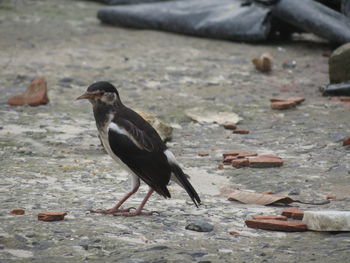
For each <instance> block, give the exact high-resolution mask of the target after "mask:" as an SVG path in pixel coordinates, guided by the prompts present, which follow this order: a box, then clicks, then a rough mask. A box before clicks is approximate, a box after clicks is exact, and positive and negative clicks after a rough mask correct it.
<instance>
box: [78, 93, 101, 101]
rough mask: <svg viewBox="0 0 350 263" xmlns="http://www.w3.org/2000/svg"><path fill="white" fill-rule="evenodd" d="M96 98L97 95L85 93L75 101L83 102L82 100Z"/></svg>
mask: <svg viewBox="0 0 350 263" xmlns="http://www.w3.org/2000/svg"><path fill="white" fill-rule="evenodd" d="M96 97H97V94H95V93H90V92H85V93H84V94H83V95H81V96H79V97H78V98H77V100H84V99H94V98H96Z"/></svg>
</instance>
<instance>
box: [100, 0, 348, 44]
mask: <svg viewBox="0 0 350 263" xmlns="http://www.w3.org/2000/svg"><path fill="white" fill-rule="evenodd" d="M100 1H110V2H111V1H118V0H100ZM133 1H136V2H138V3H139V4H134V5H117V6H109V7H105V8H102V9H101V10H99V12H98V15H97V16H98V18H99V19H100V20H101V21H102V22H104V23H108V24H113V25H120V26H124V27H132V28H139V29H155V30H164V31H170V32H176V33H182V34H189V35H195V36H202V37H208V38H222V39H227V40H233V41H244V42H257V41H265V40H267V39H269V37H270V36H272V35H275V31H276V30H279V31H282V32H279V33H281V34H280V35H287V34H288V33H292V32H294V31H307V32H312V33H314V34H316V35H318V36H321V37H323V38H326V39H328V40H329V41H330V42H334V43H337V44H343V43H347V42H350V19H349V17H347V16H345V15H343V14H341V13H340V12H337V11H336V10H334V9H332V8H340V4H342V6H341V8H342V10H344V11H343V12H344V13H346V10H348V9H346V8H349V7H348V5H349V0H343V1H342V2H340V0H339V1H337V5H333V7H332V8H330V7H328V6H326V5H324V4H322V3H319V2H317V1H313V0H255V1H254V0H175V1H164V0H163V1H160V2H159V1H158V2H154V3H140V2H144V1H146V2H151V1H152V0H133ZM324 1H326V0H324ZM121 2H123V3H125V0H119V3H121ZM129 3H130V2H129ZM263 3H264V4H263Z"/></svg>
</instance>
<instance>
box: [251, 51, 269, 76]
mask: <svg viewBox="0 0 350 263" xmlns="http://www.w3.org/2000/svg"><path fill="white" fill-rule="evenodd" d="M252 62H253V64H254V65H255V68H256V69H257V70H259V71H261V72H270V71H271V70H272V55H271V53H269V52H265V53H263V54H262V55H261V56H260V58H254V59H253V60H252Z"/></svg>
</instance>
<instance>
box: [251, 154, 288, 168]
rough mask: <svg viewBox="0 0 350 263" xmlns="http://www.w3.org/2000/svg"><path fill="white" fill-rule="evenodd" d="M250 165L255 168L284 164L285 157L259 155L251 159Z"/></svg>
mask: <svg viewBox="0 0 350 263" xmlns="http://www.w3.org/2000/svg"><path fill="white" fill-rule="evenodd" d="M249 163H250V165H249V166H250V167H253V168H272V167H280V166H282V165H283V159H281V158H275V157H266V156H258V157H255V158H251V159H249Z"/></svg>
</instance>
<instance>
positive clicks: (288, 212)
mask: <svg viewBox="0 0 350 263" xmlns="http://www.w3.org/2000/svg"><path fill="white" fill-rule="evenodd" d="M282 215H283V216H286V217H289V218H293V219H297V220H302V219H303V217H304V211H303V210H301V209H299V208H298V207H288V208H286V209H283V211H282Z"/></svg>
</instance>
